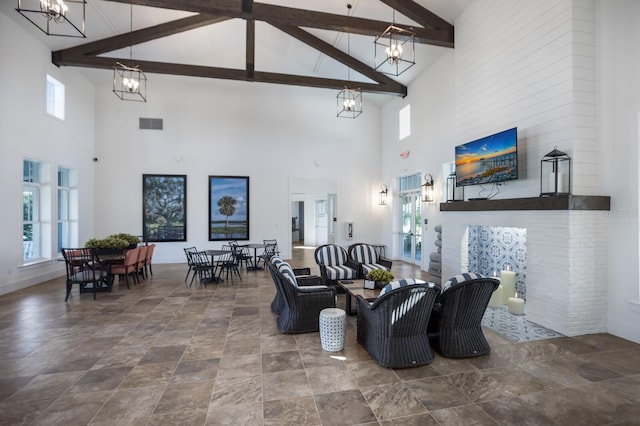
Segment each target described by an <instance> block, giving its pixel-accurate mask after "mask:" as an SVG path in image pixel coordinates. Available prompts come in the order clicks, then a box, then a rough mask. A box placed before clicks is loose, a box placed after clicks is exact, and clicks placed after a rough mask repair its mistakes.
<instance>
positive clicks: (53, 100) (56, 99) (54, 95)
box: [46, 74, 64, 120]
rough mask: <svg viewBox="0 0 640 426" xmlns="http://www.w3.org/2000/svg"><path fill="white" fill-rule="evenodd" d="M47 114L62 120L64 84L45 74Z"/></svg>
mask: <svg viewBox="0 0 640 426" xmlns="http://www.w3.org/2000/svg"><path fill="white" fill-rule="evenodd" d="M46 99H47V114H51V115H53V116H54V117H57V118H59V119H60V120H64V84H62V83H60V82H59V81H58V80H56V79H55V78H53V77H51V76H50V75H48V74H47V96H46Z"/></svg>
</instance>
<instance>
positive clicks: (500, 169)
mask: <svg viewBox="0 0 640 426" xmlns="http://www.w3.org/2000/svg"><path fill="white" fill-rule="evenodd" d="M513 179H518V128H517V127H514V128H513V129H509V130H505V131H502V132H500V133H496V134H494V135H490V136H486V137H484V138H481V139H477V140H474V141H471V142H467V143H465V144H462V145H458V146H456V186H467V185H482V184H485V183H496V182H504V181H507V180H513Z"/></svg>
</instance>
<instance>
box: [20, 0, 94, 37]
mask: <svg viewBox="0 0 640 426" xmlns="http://www.w3.org/2000/svg"><path fill="white" fill-rule="evenodd" d="M86 5H87V1H86V0H18V7H17V8H16V11H17V12H18V13H19V14H21V15H22V16H24V17H25V18H27V19H28V20H29V22H31V23H32V24H33V25H35V26H36V27H38V29H39V30H40V31H42V32H43V33H45V34H46V35H49V36H60V37H75V38H86V35H85V34H84V31H85V29H84V21H85V9H86ZM73 21H76V23H74V22H73Z"/></svg>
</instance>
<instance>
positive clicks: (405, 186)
mask: <svg viewBox="0 0 640 426" xmlns="http://www.w3.org/2000/svg"><path fill="white" fill-rule="evenodd" d="M421 185H422V177H421V176H420V174H415V175H411V176H403V177H401V178H399V179H398V190H399V192H410V191H419V190H420V188H421Z"/></svg>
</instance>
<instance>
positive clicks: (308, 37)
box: [274, 25, 407, 93]
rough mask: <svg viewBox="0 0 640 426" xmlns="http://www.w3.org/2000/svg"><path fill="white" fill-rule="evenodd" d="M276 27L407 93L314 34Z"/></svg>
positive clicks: (353, 68) (387, 78)
mask: <svg viewBox="0 0 640 426" xmlns="http://www.w3.org/2000/svg"><path fill="white" fill-rule="evenodd" d="M274 27H275V28H278V29H279V30H280V31H283V32H285V33H287V34H289V35H290V36H291V37H294V38H296V39H298V40H300V41H301V42H303V43H305V44H307V45H309V46H311V47H313V48H314V49H316V50H318V51H320V52H321V53H324V54H325V55H327V56H329V57H331V58H333V59H335V60H336V61H338V62H341V63H343V64H344V65H346V66H347V67H349V68H351V69H352V70H354V71H356V72H358V73H360V74H362V75H364V76H365V77H367V78H370V79H371V80H373V81H375V82H377V83H379V84H386V85H389V86H395V87H397V89H398V90H399V91H404V92H405V93H406V90H407V88H406V87H405V86H404V85H402V84H400V83H398V82H397V81H395V80H393V79H391V78H389V77H387V76H386V75H385V74H383V73H381V72H378V71H376V70H375V69H373V68H371V67H370V66H368V65H367V64H365V63H363V62H360V61H358V60H357V59H356V58H354V57H353V56H350V55H348V54H346V53H344V52H343V51H342V50H340V49H337V48H335V47H333V46H332V45H330V44H329V43H327V42H325V41H324V40H321V39H319V38H318V37H316V36H314V35H313V34H310V33H308V32H307V31H304V30H303V29H301V28H298V27H290V26H285V25H274ZM354 84H355V85H356V86H357V85H358V83H356V82H353V83H352V84H351V85H352V86H353V85H354Z"/></svg>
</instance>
